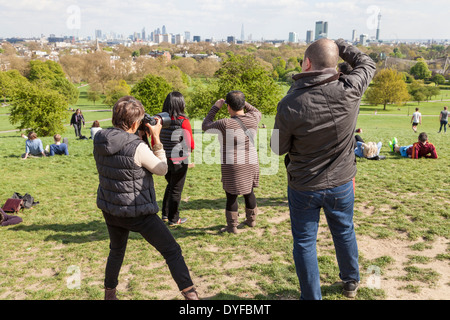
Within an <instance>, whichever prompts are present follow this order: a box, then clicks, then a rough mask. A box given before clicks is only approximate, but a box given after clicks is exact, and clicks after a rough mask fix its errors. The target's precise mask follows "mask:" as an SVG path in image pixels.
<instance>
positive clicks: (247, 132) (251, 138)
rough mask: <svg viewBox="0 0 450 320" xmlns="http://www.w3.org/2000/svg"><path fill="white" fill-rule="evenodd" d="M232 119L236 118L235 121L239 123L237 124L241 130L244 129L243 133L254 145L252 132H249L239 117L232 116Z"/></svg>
mask: <svg viewBox="0 0 450 320" xmlns="http://www.w3.org/2000/svg"><path fill="white" fill-rule="evenodd" d="M232 119H234V120H236V121H237V123H239V125H240V126H241V128H242V130H244V133H245V135H246V136H247V137H248V140H249V141H250V142H251V144H252V145H253V146H255V142H254V140H253V136H252V133H251V132H250V130H248V129H247V127H246V126H245V124H244V123H243V122H242V120H241V119H239V118H238V117H236V116H235V117H232Z"/></svg>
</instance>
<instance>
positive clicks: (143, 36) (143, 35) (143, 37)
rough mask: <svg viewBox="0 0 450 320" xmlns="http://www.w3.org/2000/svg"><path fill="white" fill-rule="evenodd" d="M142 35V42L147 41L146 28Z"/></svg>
mask: <svg viewBox="0 0 450 320" xmlns="http://www.w3.org/2000/svg"><path fill="white" fill-rule="evenodd" d="M141 35H142V40H144V41H146V40H147V38H146V37H147V35H146V34H145V28H142V33H141Z"/></svg>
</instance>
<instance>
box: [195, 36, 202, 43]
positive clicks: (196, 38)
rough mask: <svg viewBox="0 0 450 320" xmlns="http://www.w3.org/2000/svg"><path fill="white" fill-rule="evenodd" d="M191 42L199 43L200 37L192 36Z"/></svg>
mask: <svg viewBox="0 0 450 320" xmlns="http://www.w3.org/2000/svg"><path fill="white" fill-rule="evenodd" d="M193 40H194V42H200V41H201V38H200V36H194V38H193Z"/></svg>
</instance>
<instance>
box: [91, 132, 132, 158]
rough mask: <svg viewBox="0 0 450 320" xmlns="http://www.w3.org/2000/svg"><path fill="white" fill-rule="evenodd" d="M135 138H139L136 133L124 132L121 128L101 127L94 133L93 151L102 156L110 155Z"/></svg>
mask: <svg viewBox="0 0 450 320" xmlns="http://www.w3.org/2000/svg"><path fill="white" fill-rule="evenodd" d="M136 139H139V137H138V136H137V135H135V134H131V133H128V132H125V131H123V130H122V129H118V128H109V129H103V130H100V131H98V132H97V133H96V134H95V137H94V153H98V154H99V155H102V156H111V155H113V154H116V153H117V152H119V151H120V150H122V149H123V147H124V146H126V145H127V144H128V143H130V142H131V141H133V140H136Z"/></svg>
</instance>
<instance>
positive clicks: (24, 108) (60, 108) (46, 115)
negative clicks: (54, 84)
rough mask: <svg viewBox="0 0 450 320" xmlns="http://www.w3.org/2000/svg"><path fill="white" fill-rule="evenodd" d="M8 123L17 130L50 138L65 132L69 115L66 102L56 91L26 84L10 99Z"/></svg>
mask: <svg viewBox="0 0 450 320" xmlns="http://www.w3.org/2000/svg"><path fill="white" fill-rule="evenodd" d="M11 104H12V107H11V115H10V118H9V120H10V122H11V123H12V124H13V125H15V124H19V126H18V129H27V132H31V131H34V132H36V133H37V135H38V136H52V135H54V134H56V133H59V134H61V133H63V132H64V131H65V128H64V122H67V120H68V118H69V114H68V113H66V110H67V109H68V102H67V100H66V99H65V98H64V97H63V96H62V95H61V94H59V93H58V92H57V91H55V90H52V89H49V88H41V87H39V86H37V85H34V84H31V83H30V84H28V85H27V86H26V87H23V88H22V89H21V90H18V91H17V92H16V93H15V95H14V96H13V98H12V103H11Z"/></svg>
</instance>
